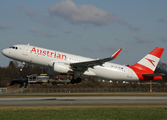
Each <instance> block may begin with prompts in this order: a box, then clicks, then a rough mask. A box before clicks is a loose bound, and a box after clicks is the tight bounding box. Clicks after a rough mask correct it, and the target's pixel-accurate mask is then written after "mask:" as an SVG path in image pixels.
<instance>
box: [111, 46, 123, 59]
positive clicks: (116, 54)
mask: <svg viewBox="0 0 167 120" xmlns="http://www.w3.org/2000/svg"><path fill="white" fill-rule="evenodd" d="M121 50H122V48H120V49H119V50H118V51H117V52H115V53H114V54H113V55H112V58H116V57H117V56H118V54H119V53H120V52H121Z"/></svg>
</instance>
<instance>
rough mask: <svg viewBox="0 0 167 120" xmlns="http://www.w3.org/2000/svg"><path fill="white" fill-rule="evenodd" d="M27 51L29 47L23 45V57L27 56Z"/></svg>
mask: <svg viewBox="0 0 167 120" xmlns="http://www.w3.org/2000/svg"><path fill="white" fill-rule="evenodd" d="M28 49H29V45H25V46H24V48H23V55H26V56H27V55H28Z"/></svg>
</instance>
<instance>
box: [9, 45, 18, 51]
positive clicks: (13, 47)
mask: <svg viewBox="0 0 167 120" xmlns="http://www.w3.org/2000/svg"><path fill="white" fill-rule="evenodd" d="M9 48H12V49H16V50H17V49H18V47H15V46H10V47H9Z"/></svg>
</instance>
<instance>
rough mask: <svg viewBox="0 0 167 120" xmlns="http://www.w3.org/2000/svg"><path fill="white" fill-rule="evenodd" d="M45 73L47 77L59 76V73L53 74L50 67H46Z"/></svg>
mask: <svg viewBox="0 0 167 120" xmlns="http://www.w3.org/2000/svg"><path fill="white" fill-rule="evenodd" d="M46 73H47V75H53V76H57V75H59V74H60V73H57V72H55V71H54V70H53V68H52V67H48V68H47V69H46Z"/></svg>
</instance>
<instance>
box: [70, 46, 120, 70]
mask: <svg viewBox="0 0 167 120" xmlns="http://www.w3.org/2000/svg"><path fill="white" fill-rule="evenodd" d="M121 50H122V48H121V49H119V50H118V51H117V52H115V53H114V54H113V55H112V56H110V57H108V58H103V59H98V60H92V61H85V62H78V63H70V66H71V68H72V69H73V70H74V71H80V72H84V71H86V70H87V69H88V68H89V67H91V68H93V67H94V66H96V65H100V66H101V65H103V64H104V63H105V62H108V61H111V60H113V59H115V58H116V57H117V56H118V54H119V53H120V52H121Z"/></svg>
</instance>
